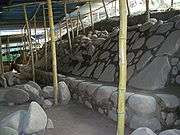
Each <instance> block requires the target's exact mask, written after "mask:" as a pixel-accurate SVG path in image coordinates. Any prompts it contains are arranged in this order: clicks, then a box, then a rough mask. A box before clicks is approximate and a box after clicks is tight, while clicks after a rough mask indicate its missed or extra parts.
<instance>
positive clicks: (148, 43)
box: [146, 35, 164, 49]
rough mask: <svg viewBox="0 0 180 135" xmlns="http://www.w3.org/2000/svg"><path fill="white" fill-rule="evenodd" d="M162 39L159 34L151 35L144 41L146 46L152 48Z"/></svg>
mask: <svg viewBox="0 0 180 135" xmlns="http://www.w3.org/2000/svg"><path fill="white" fill-rule="evenodd" d="M163 41H164V37H163V36H161V35H153V36H151V37H150V38H148V40H147V41H146V46H147V48H149V49H150V48H154V47H157V46H159V45H160V44H161V43H162V42H163Z"/></svg>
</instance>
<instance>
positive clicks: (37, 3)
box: [0, 0, 87, 29]
mask: <svg viewBox="0 0 180 135" xmlns="http://www.w3.org/2000/svg"><path fill="white" fill-rule="evenodd" d="M85 1H87V0H78V1H77V0H73V1H72V0H68V2H67V12H68V13H70V12H72V11H74V10H76V8H77V6H82V5H83V4H84V3H85ZM46 2H47V0H0V28H5V29H6V28H9V27H11V29H12V28H16V29H17V28H21V27H22V26H24V24H25V21H24V10H23V4H26V10H27V14H28V19H29V20H32V18H33V16H34V15H35V14H36V18H37V27H42V26H43V8H42V5H43V4H45V10H46V20H47V21H48V13H47V4H46ZM52 4H53V5H52V7H53V13H54V22H55V23H57V22H59V20H60V19H62V18H64V16H65V14H64V3H63V1H62V0H61V1H57V0H56V1H55V0H52Z"/></svg>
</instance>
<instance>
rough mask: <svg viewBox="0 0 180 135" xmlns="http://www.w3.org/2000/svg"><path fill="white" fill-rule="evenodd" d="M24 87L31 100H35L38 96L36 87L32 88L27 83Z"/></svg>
mask: <svg viewBox="0 0 180 135" xmlns="http://www.w3.org/2000/svg"><path fill="white" fill-rule="evenodd" d="M24 87H25V90H26V92H28V93H29V96H30V99H31V100H34V101H36V100H37V99H38V98H39V97H40V95H39V91H38V90H37V89H36V88H34V87H32V86H30V85H28V84H25V85H24Z"/></svg>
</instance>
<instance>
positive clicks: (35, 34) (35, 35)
mask: <svg viewBox="0 0 180 135" xmlns="http://www.w3.org/2000/svg"><path fill="white" fill-rule="evenodd" d="M36 28H37V26H36V15H35V16H34V37H35V50H36V61H38V54H37V33H36Z"/></svg>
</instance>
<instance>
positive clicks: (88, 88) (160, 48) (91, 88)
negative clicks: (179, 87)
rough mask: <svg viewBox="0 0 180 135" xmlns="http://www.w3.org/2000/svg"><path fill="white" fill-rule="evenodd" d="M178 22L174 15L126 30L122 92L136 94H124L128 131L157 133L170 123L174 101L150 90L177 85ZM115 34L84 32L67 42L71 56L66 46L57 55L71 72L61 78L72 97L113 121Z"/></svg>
mask: <svg viewBox="0 0 180 135" xmlns="http://www.w3.org/2000/svg"><path fill="white" fill-rule="evenodd" d="M179 20H180V16H176V17H174V18H171V19H169V20H167V21H164V22H163V21H157V20H156V19H151V21H150V22H147V23H145V24H142V25H136V26H131V27H129V28H128V39H127V52H128V57H127V58H128V90H129V91H134V93H137V94H133V93H127V98H126V105H127V106H126V109H127V111H126V112H127V113H126V114H127V117H126V118H127V123H128V124H129V125H130V128H132V129H136V128H138V127H141V126H147V127H149V128H151V129H152V130H154V131H160V130H162V129H164V128H169V127H172V126H174V123H175V120H176V119H177V118H176V110H177V109H178V108H179V99H178V98H177V97H176V96H173V95H167V94H156V90H159V89H163V88H165V87H167V86H170V85H171V84H179V83H178V79H179V78H180V77H179V75H178V74H179V73H180V72H179V63H180V59H179V54H178V53H179V46H180V43H179V41H180V37H179V35H180V30H179V29H180V21H179ZM118 32H119V29H118V28H115V29H114V30H113V32H112V33H109V34H108V37H105V38H104V39H103V40H100V37H99V38H98V40H99V41H100V42H97V41H96V40H95V39H93V38H94V37H96V38H97V35H98V34H96V36H93V34H92V33H91V32H90V33H89V35H88V36H79V37H78V38H79V39H77V40H76V41H74V42H75V44H76V46H75V45H73V46H75V48H74V50H73V51H74V52H75V54H77V55H73V56H72V55H71V54H69V52H68V50H64V53H62V55H63V57H61V56H62V55H59V61H61V62H62V63H61V67H60V69H61V73H63V74H65V75H68V76H73V77H63V78H62V79H63V81H65V83H66V84H67V85H68V87H69V89H70V91H71V94H72V95H73V97H74V98H75V99H77V100H78V101H80V102H81V103H83V104H85V105H86V106H88V107H89V108H91V109H93V110H97V111H99V112H101V113H103V114H106V115H109V116H110V117H111V118H113V119H114V120H116V116H117V87H115V86H114V85H116V84H117V82H118V69H119V67H118ZM100 33H102V32H100ZM92 37H93V38H92ZM95 41H96V42H95ZM77 43H78V44H77ZM95 43H98V44H95ZM89 44H90V45H93V46H94V47H95V49H93V51H92V49H91V53H90V52H88V49H87V48H88V47H87V46H89ZM77 46H80V47H77ZM86 47H87V48H86ZM92 52H93V53H92ZM83 56H84V57H83ZM63 62H64V63H63ZM37 74H38V76H43V75H47V76H48V78H46V77H42V78H44V79H45V80H44V81H46V79H47V80H50V78H51V75H50V74H48V73H45V74H43V72H41V73H37ZM42 74H43V75H42ZM58 78H59V77H58ZM79 78H81V79H79ZM59 79H61V78H59ZM39 80H41V79H39ZM159 91H160V92H159V93H161V91H162V93H164V91H163V90H159ZM138 93H141V94H138ZM142 93H145V94H144V95H143V94H142ZM147 93H149V94H147ZM152 93H154V94H152ZM145 101H146V102H145ZM135 103H136V104H135ZM147 110H148V111H147Z"/></svg>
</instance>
